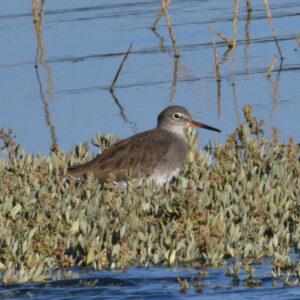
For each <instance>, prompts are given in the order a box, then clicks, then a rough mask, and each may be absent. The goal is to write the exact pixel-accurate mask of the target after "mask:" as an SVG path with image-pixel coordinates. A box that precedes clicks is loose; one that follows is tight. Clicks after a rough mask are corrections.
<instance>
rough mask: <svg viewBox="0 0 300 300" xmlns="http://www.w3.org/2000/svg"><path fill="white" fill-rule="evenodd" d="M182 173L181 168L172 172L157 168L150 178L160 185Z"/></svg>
mask: <svg viewBox="0 0 300 300" xmlns="http://www.w3.org/2000/svg"><path fill="white" fill-rule="evenodd" d="M179 173H180V168H177V169H174V170H173V171H172V172H164V171H163V170H162V169H159V170H156V171H155V172H154V173H153V174H152V175H151V176H150V177H149V178H148V180H149V181H151V180H155V181H156V183H157V184H158V185H163V184H165V183H167V182H169V181H171V180H172V178H173V177H177V176H178V175H179Z"/></svg>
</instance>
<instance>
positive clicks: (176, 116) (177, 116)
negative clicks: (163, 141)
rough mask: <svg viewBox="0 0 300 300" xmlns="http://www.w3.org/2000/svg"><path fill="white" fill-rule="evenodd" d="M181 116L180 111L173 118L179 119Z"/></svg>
mask: <svg viewBox="0 0 300 300" xmlns="http://www.w3.org/2000/svg"><path fill="white" fill-rule="evenodd" d="M180 118H181V114H179V113H175V114H173V119H174V120H179V119H180Z"/></svg>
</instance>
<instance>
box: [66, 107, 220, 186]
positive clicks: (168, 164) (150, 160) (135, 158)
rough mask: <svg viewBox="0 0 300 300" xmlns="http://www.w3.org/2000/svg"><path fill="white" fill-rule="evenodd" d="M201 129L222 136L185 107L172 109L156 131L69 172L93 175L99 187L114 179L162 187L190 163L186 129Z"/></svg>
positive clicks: (160, 118)
mask: <svg viewBox="0 0 300 300" xmlns="http://www.w3.org/2000/svg"><path fill="white" fill-rule="evenodd" d="M189 126H192V127H200V128H205V129H209V130H214V131H217V132H220V130H219V129H217V128H214V127H211V126H208V125H205V124H203V123H199V122H197V121H194V120H193V119H192V116H191V114H190V113H189V112H188V111H187V110H186V109H185V108H184V107H182V106H169V107H167V108H166V109H164V110H163V111H162V112H161V113H160V114H159V115H158V118H157V128H154V129H152V130H149V131H145V132H142V133H139V134H136V135H134V136H131V137H129V138H127V139H124V140H122V141H120V142H118V143H116V144H114V145H112V146H111V147H109V148H107V149H106V150H104V151H103V152H102V153H101V154H99V155H98V156H96V157H95V158H94V159H92V160H90V161H88V162H86V163H83V164H81V165H78V166H75V167H71V168H69V170H68V171H69V174H70V175H71V176H75V177H76V178H78V177H79V178H84V177H86V176H87V175H92V176H93V177H94V178H96V179H98V180H99V182H100V183H102V184H103V183H104V182H106V181H107V180H108V178H113V179H114V180H115V181H116V182H117V183H125V182H126V177H127V175H128V174H130V176H131V177H132V178H136V177H139V176H140V178H142V179H143V180H147V181H151V180H154V181H156V183H157V184H158V185H163V184H165V183H167V182H169V181H171V180H172V179H173V178H174V177H177V176H178V175H179V173H180V171H181V170H182V169H183V167H184V165H185V164H186V163H187V162H188V157H189V143H188V140H187V137H186V135H185V130H186V129H187V127H189Z"/></svg>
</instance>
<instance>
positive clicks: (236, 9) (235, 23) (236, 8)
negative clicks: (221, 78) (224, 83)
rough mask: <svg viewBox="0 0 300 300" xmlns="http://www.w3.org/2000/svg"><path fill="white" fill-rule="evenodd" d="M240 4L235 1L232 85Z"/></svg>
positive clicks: (233, 81)
mask: <svg viewBox="0 0 300 300" xmlns="http://www.w3.org/2000/svg"><path fill="white" fill-rule="evenodd" d="M238 2H239V1H238V0H235V4H234V17H233V40H232V84H233V85H235V47H236V30H237V16H238Z"/></svg>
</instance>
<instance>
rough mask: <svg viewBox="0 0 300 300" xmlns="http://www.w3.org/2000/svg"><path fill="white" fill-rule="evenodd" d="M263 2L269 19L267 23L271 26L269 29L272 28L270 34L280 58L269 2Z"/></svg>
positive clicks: (266, 0) (281, 56)
mask: <svg viewBox="0 0 300 300" xmlns="http://www.w3.org/2000/svg"><path fill="white" fill-rule="evenodd" d="M264 2H265V7H266V11H267V16H268V20H269V23H270V27H271V30H272V34H273V37H274V40H275V43H276V46H277V49H278V51H279V54H280V58H281V59H282V58H283V55H282V52H281V49H280V47H279V43H278V40H277V36H276V33H275V29H274V26H273V22H272V16H271V12H270V7H269V2H268V0H264Z"/></svg>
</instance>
